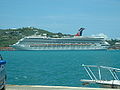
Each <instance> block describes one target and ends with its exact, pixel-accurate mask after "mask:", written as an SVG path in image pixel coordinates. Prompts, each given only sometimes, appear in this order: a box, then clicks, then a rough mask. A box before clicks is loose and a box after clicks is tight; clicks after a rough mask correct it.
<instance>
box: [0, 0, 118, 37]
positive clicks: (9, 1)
mask: <svg viewBox="0 0 120 90" xmlns="http://www.w3.org/2000/svg"><path fill="white" fill-rule="evenodd" d="M28 26H31V27H36V28H40V29H44V30H47V31H50V32H54V33H58V32H61V33H65V34H76V32H77V31H78V29H79V28H81V27H84V28H85V30H84V33H83V35H84V36H91V35H98V34H105V35H107V36H108V37H110V38H120V0H0V29H7V28H21V27H28Z"/></svg>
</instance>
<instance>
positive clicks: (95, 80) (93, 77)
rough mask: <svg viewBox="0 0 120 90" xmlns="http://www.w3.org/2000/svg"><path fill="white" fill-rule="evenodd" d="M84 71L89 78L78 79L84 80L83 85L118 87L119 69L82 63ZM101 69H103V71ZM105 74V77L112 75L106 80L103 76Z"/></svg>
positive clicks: (119, 86) (119, 80) (119, 83)
mask: <svg viewBox="0 0 120 90" xmlns="http://www.w3.org/2000/svg"><path fill="white" fill-rule="evenodd" d="M82 66H83V67H84V69H85V71H86V72H87V74H88V76H89V77H90V79H81V80H80V81H82V82H84V83H83V85H88V84H98V85H100V87H104V88H120V79H119V77H118V75H120V74H118V73H119V72H120V69H118V68H113V67H106V66H96V65H84V64H82ZM103 69H104V70H105V71H104V72H102V71H103ZM103 74H105V75H103ZM104 76H107V79H108V78H109V79H110V77H112V79H111V80H107V79H105V78H104Z"/></svg>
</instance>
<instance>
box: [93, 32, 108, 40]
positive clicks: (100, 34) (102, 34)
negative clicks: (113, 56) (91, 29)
mask: <svg viewBox="0 0 120 90" xmlns="http://www.w3.org/2000/svg"><path fill="white" fill-rule="evenodd" d="M92 36H98V37H104V38H105V39H108V36H107V35H105V34H104V33H99V34H96V35H92Z"/></svg>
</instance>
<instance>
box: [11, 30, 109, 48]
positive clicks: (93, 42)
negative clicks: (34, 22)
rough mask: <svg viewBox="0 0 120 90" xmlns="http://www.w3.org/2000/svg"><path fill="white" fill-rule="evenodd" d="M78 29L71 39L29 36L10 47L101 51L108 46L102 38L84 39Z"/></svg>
mask: <svg viewBox="0 0 120 90" xmlns="http://www.w3.org/2000/svg"><path fill="white" fill-rule="evenodd" d="M83 30H84V28H80V29H79V32H78V33H77V34H76V35H75V36H73V37H62V38H51V37H47V36H38V35H37V36H36V35H35V36H29V37H24V38H22V39H21V40H19V41H18V42H17V43H16V44H14V45H12V47H14V48H15V49H17V50H101V49H107V48H108V46H109V44H108V43H107V42H106V41H105V40H104V37H84V36H82V31H83Z"/></svg>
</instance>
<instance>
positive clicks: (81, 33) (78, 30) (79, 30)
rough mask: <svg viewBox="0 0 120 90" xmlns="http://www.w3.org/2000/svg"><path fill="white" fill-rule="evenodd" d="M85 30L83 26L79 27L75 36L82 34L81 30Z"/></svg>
mask: <svg viewBox="0 0 120 90" xmlns="http://www.w3.org/2000/svg"><path fill="white" fill-rule="evenodd" d="M83 30H85V28H80V29H79V30H78V31H79V32H78V33H77V34H76V35H75V36H82V32H83Z"/></svg>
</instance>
